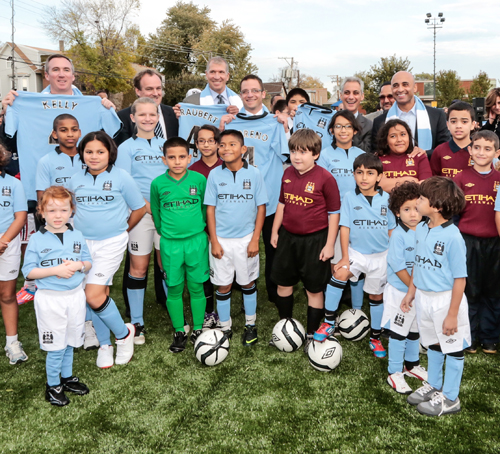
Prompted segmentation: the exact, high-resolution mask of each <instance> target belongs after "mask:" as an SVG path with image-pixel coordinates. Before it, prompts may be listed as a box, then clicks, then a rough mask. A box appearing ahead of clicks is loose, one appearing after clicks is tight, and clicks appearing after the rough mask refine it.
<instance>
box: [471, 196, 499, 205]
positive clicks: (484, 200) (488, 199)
mask: <svg viewBox="0 0 500 454" xmlns="http://www.w3.org/2000/svg"><path fill="white" fill-rule="evenodd" d="M465 201H466V202H469V203H472V204H477V205H494V204H495V197H493V196H491V195H485V194H465Z"/></svg>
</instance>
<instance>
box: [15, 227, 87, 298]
mask: <svg viewBox="0 0 500 454" xmlns="http://www.w3.org/2000/svg"><path fill="white" fill-rule="evenodd" d="M67 227H68V230H66V231H65V232H64V233H63V240H62V241H61V240H60V239H59V237H58V236H57V235H56V234H55V233H52V232H49V231H48V230H47V229H46V228H45V227H41V228H40V230H39V231H38V232H36V233H35V234H33V235H31V237H30V240H29V243H28V247H27V248H26V253H25V255H24V264H23V270H22V271H23V274H24V277H27V276H28V275H29V274H30V273H31V271H32V270H33V269H34V268H53V267H54V266H58V265H61V264H62V263H63V260H72V261H74V262H78V261H80V262H90V263H92V258H91V257H90V252H89V249H88V247H87V243H86V241H85V238H84V237H83V235H82V232H80V231H78V230H73V227H72V226H71V225H70V224H67ZM84 277H85V274H84V273H80V272H79V271H77V272H76V273H75V274H73V276H71V277H70V278H68V279H63V278H58V277H57V276H49V277H44V278H43V279H36V280H35V283H36V286H37V287H38V289H44V290H59V291H64V290H73V289H74V288H76V287H78V286H79V285H80V284H81V283H82V281H83V278H84Z"/></svg>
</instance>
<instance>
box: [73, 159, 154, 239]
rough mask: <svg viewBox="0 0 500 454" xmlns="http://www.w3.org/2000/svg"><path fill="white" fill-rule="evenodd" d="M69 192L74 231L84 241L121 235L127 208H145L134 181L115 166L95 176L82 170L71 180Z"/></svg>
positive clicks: (125, 227)
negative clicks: (73, 214) (72, 200)
mask: <svg viewBox="0 0 500 454" xmlns="http://www.w3.org/2000/svg"><path fill="white" fill-rule="evenodd" d="M69 189H71V190H72V191H73V192H74V194H75V201H76V213H75V217H74V220H75V228H77V229H78V230H80V231H81V232H82V233H83V236H84V237H85V239H87V240H105V239H107V238H113V237H115V236H118V235H120V234H122V233H123V232H125V231H126V230H127V228H128V224H127V221H128V218H129V208H130V209H131V210H132V211H133V210H138V209H139V208H142V207H143V206H144V205H145V204H146V203H145V202H144V198H143V197H142V194H141V192H140V190H139V188H138V186H137V184H136V182H135V181H134V179H133V178H132V177H131V176H130V175H129V174H128V173H127V172H126V171H125V170H123V169H120V168H118V167H116V166H109V167H108V168H107V169H106V170H105V171H104V172H102V173H100V174H99V175H96V176H94V175H92V174H91V173H89V172H88V171H87V170H82V171H80V172H78V173H76V174H75V175H73V176H72V177H71V180H70V185H69Z"/></svg>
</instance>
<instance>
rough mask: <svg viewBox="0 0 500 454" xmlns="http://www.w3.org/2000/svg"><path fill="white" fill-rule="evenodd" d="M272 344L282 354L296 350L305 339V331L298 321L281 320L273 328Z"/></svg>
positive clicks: (290, 319) (292, 319) (291, 319)
mask: <svg viewBox="0 0 500 454" xmlns="http://www.w3.org/2000/svg"><path fill="white" fill-rule="evenodd" d="M272 338H273V342H274V345H275V346H276V348H277V349H278V350H281V351H282V352H287V353H290V352H294V351H295V350H298V349H299V348H300V347H301V346H302V344H303V343H304V340H305V338H306V330H305V329H304V327H303V326H302V323H300V322H299V321H298V320H295V319H294V318H283V319H281V320H280V321H279V322H278V323H276V325H275V326H274V328H273V336H272Z"/></svg>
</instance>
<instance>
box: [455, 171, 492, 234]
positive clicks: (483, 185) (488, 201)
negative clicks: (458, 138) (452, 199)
mask: <svg viewBox="0 0 500 454" xmlns="http://www.w3.org/2000/svg"><path fill="white" fill-rule="evenodd" d="M453 181H455V183H456V184H457V185H458V187H459V188H460V189H462V191H464V195H465V208H464V210H463V211H462V212H461V213H460V221H459V222H458V228H459V230H460V231H461V232H462V233H465V234H467V235H473V236H477V237H480V238H492V237H496V236H498V231H497V227H496V224H495V202H496V198H497V194H498V186H499V185H500V172H498V171H497V170H493V169H492V170H491V171H490V172H489V173H487V174H481V173H479V172H478V171H477V170H476V169H474V168H473V167H471V168H469V169H465V170H463V171H462V172H460V173H459V174H458V175H457V176H456V177H455V178H454V180H453Z"/></svg>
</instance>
